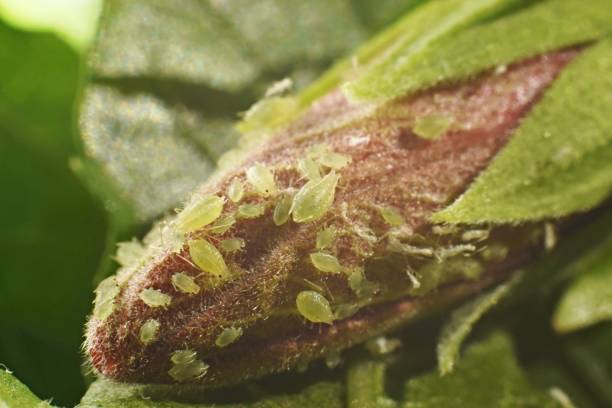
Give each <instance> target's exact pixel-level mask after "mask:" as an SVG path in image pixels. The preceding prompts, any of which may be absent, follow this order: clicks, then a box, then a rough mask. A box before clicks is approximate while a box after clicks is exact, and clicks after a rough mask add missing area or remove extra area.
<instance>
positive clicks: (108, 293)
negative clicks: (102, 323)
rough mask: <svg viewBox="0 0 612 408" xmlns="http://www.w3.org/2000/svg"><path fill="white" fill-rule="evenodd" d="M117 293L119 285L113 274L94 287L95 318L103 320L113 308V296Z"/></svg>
mask: <svg viewBox="0 0 612 408" xmlns="http://www.w3.org/2000/svg"><path fill="white" fill-rule="evenodd" d="M118 294H119V286H117V280H116V279H115V277H114V276H111V277H108V278H106V279H104V280H103V281H102V282H100V284H99V285H98V287H97V288H96V299H95V301H94V304H95V306H94V311H93V314H94V316H95V317H96V318H97V319H100V320H105V319H106V318H107V317H108V316H110V314H111V313H113V310H114V308H115V297H116V296H117V295H118Z"/></svg>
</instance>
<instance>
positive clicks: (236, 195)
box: [227, 178, 244, 203]
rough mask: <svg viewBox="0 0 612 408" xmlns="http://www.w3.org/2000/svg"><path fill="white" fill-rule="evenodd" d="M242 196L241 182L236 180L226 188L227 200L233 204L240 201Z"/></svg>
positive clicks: (242, 187)
mask: <svg viewBox="0 0 612 408" xmlns="http://www.w3.org/2000/svg"><path fill="white" fill-rule="evenodd" d="M243 196H244V185H243V184H242V181H241V180H240V179H238V178H235V179H233V180H232V182H231V183H230V185H229V186H228V187H227V198H229V199H230V200H231V201H232V202H233V203H237V202H239V201H240V200H242V197H243Z"/></svg>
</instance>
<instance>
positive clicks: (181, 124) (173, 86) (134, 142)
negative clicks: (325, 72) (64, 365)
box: [80, 0, 403, 221]
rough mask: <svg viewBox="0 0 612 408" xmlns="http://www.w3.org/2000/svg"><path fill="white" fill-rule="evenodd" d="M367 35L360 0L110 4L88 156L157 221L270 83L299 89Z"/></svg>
mask: <svg viewBox="0 0 612 408" xmlns="http://www.w3.org/2000/svg"><path fill="white" fill-rule="evenodd" d="M400 3H403V2H400ZM367 34H368V29H367V27H365V25H364V24H363V23H361V22H360V21H359V20H358V18H357V17H356V15H355V12H354V10H353V9H352V6H351V3H350V2H349V1H348V0H332V1H329V0H317V1H308V2H297V3H296V2H288V1H283V0H264V1H257V2H252V1H235V2H221V1H214V0H210V1H199V0H179V1H175V2H165V1H158V0H156V1H150V0H146V1H145V0H136V1H123V0H111V1H108V2H107V4H106V7H105V10H104V12H103V15H102V18H101V26H100V31H99V35H98V39H97V41H96V43H95V45H94V47H93V50H92V52H91V54H90V56H89V67H90V70H91V81H90V83H89V85H88V86H87V89H86V93H85V96H84V98H83V102H82V104H81V117H80V124H81V133H82V136H83V146H84V152H85V155H86V157H88V158H90V159H93V160H95V161H96V162H97V163H99V165H100V166H101V168H102V170H103V171H104V172H105V173H106V174H107V176H108V177H109V178H110V179H111V180H113V181H114V183H115V184H116V186H117V188H118V191H120V193H121V194H122V195H123V196H124V198H126V199H127V200H128V201H130V202H131V203H132V205H133V208H134V209H135V213H136V216H137V218H138V219H139V220H140V221H147V220H151V219H152V218H154V217H157V216H159V215H160V214H161V213H163V212H165V211H168V210H172V209H173V207H175V206H177V205H178V204H179V203H181V202H183V201H185V200H186V199H187V198H188V195H189V193H190V192H191V191H193V190H194V189H195V187H196V186H197V185H198V184H200V183H201V182H202V181H204V180H206V178H207V177H208V176H209V175H210V174H211V172H212V171H213V170H214V167H215V162H216V159H217V158H218V157H219V155H220V154H221V153H222V152H223V151H225V150H227V149H228V148H229V147H231V146H233V145H234V143H235V142H236V140H237V137H238V134H237V132H236V131H235V130H234V129H233V122H234V121H235V119H236V116H235V115H236V113H237V112H239V111H243V110H245V109H247V108H248V107H249V106H250V105H251V104H252V103H253V102H255V101H256V100H257V99H258V98H259V97H260V96H262V95H263V93H264V89H265V87H266V86H267V85H269V84H270V83H272V82H273V81H275V80H278V79H281V78H283V77H284V76H291V77H292V78H293V80H294V83H295V84H296V86H297V87H299V86H300V85H301V84H304V83H306V82H308V81H310V80H311V79H312V78H313V77H314V76H315V75H316V73H317V72H318V71H319V70H320V69H321V68H323V67H324V66H325V65H326V64H328V63H329V62H331V61H332V60H333V59H335V58H337V57H338V55H340V54H343V53H345V52H347V51H348V50H350V49H351V48H353V47H354V46H355V45H357V44H358V43H359V42H360V41H362V40H363V39H364V38H365V36H366V35H367Z"/></svg>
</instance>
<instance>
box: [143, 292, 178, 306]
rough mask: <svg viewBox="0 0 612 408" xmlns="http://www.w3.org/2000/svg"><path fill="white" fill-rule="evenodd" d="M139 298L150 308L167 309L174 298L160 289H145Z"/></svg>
mask: <svg viewBox="0 0 612 408" xmlns="http://www.w3.org/2000/svg"><path fill="white" fill-rule="evenodd" d="M138 297H139V298H140V299H141V300H142V301H143V302H144V303H145V304H146V305H147V306H149V307H167V306H168V305H169V304H170V302H172V296H170V295H167V294H165V293H163V292H162V291H161V290H158V289H151V288H146V289H143V290H141V291H140V293H139V294H138Z"/></svg>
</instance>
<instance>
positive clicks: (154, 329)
mask: <svg viewBox="0 0 612 408" xmlns="http://www.w3.org/2000/svg"><path fill="white" fill-rule="evenodd" d="M159 326H160V323H159V322H158V321H157V320H155V319H149V320H147V321H146V322H144V323H143V325H142V326H140V333H139V336H138V337H139V338H140V342H141V343H142V344H144V345H145V346H147V345H149V344H151V343H153V342H154V341H155V339H157V333H158V331H159Z"/></svg>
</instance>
